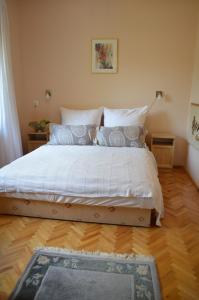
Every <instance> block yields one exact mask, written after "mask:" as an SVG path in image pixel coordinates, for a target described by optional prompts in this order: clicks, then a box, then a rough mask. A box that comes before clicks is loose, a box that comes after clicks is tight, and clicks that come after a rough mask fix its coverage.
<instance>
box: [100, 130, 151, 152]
mask: <svg viewBox="0 0 199 300" xmlns="http://www.w3.org/2000/svg"><path fill="white" fill-rule="evenodd" d="M146 133H147V131H146V129H145V128H144V127H143V126H120V127H100V129H98V130H97V143H98V144H99V145H100V146H108V147H137V148H144V147H145V137H146Z"/></svg>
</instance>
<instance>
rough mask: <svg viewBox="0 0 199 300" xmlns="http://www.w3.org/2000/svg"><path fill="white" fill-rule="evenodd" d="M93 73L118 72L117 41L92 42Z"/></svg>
mask: <svg viewBox="0 0 199 300" xmlns="http://www.w3.org/2000/svg"><path fill="white" fill-rule="evenodd" d="M92 72H93V73H116V72H117V40H92Z"/></svg>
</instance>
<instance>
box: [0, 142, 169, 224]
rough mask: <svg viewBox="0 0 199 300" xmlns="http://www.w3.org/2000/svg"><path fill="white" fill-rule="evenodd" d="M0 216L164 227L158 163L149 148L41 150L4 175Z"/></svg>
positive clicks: (0, 174)
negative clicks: (152, 224) (9, 215)
mask: <svg viewBox="0 0 199 300" xmlns="http://www.w3.org/2000/svg"><path fill="white" fill-rule="evenodd" d="M30 170H31V171H30ZM0 213H1V214H13V215H23V216H33V217H42V218H52V219H64V220H75V221H86V222H97V223H109V224H122V225H133V226H145V227H148V226H150V225H151V222H152V219H153V218H152V216H154V215H155V224H156V225H158V226H160V219H161V217H162V216H163V199H162V192H161V187H160V183H159V180H158V173H157V167H156V163H155V159H154V157H153V154H152V153H151V152H150V151H149V150H148V149H147V148H134V147H103V146H94V145H86V146H76V145H64V146H63V145H56V146H54V145H44V146H41V147H40V148H38V149H36V150H35V151H33V152H31V153H29V154H27V155H25V156H23V157H21V158H19V159H17V160H16V161H14V162H12V163H11V164H9V165H7V166H5V167H4V168H2V169H0Z"/></svg>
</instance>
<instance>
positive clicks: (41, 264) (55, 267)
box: [9, 248, 161, 300]
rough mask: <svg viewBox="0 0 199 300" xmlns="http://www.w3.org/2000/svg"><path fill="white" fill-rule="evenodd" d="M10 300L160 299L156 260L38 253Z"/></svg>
mask: <svg viewBox="0 0 199 300" xmlns="http://www.w3.org/2000/svg"><path fill="white" fill-rule="evenodd" d="M9 299H10V300H33V299H34V300H80V299H81V300H134V299H142V300H145V299H147V300H159V299H161V296H160V288H159V281H158V276H157V271H156V266H155V261H154V258H153V257H145V256H135V255H131V256H128V255H115V254H106V253H89V252H82V251H70V250H65V249H56V248H43V249H38V250H36V251H35V253H34V255H33V256H32V258H31V260H30V262H29V264H28V266H27V268H26V270H25V271H24V274H23V275H22V277H21V279H20V280H19V281H18V283H17V286H16V288H15V289H14V291H13V293H12V294H11V296H10V298H9Z"/></svg>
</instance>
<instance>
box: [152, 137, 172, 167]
mask: <svg viewBox="0 0 199 300" xmlns="http://www.w3.org/2000/svg"><path fill="white" fill-rule="evenodd" d="M174 148H175V136H174V135H173V134H170V133H152V135H151V151H152V152H153V154H154V156H155V158H156V161H157V164H158V167H160V168H161V167H162V168H172V167H173V157H174Z"/></svg>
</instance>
